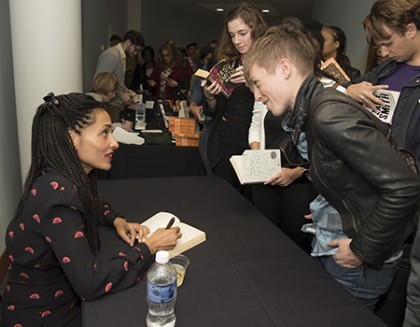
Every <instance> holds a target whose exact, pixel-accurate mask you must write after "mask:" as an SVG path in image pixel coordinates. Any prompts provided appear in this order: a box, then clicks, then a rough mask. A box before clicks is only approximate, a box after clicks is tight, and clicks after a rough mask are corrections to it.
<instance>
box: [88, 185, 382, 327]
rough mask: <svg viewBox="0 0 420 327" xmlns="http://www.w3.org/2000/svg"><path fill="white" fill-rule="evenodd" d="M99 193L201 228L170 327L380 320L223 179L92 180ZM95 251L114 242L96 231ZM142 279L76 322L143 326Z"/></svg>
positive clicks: (129, 210)
mask: <svg viewBox="0 0 420 327" xmlns="http://www.w3.org/2000/svg"><path fill="white" fill-rule="evenodd" d="M99 186H100V187H99V189H100V195H101V197H102V198H105V199H107V200H110V201H112V203H113V205H114V207H116V209H117V210H119V211H121V212H124V213H126V216H127V217H129V218H130V219H131V220H138V221H144V220H145V219H146V218H148V217H149V216H151V215H153V214H155V213H156V212H158V211H169V212H172V213H174V214H175V215H177V216H178V217H180V219H181V220H183V221H185V222H187V223H190V224H192V225H193V226H196V227H198V228H200V229H202V230H204V231H205V232H206V234H207V240H206V242H204V243H202V244H200V245H198V246H197V247H195V248H193V249H191V250H189V251H188V252H186V255H187V256H188V257H189V258H190V260H191V265H190V267H189V270H188V272H187V275H186V277H185V280H184V284H183V285H182V286H181V287H180V289H179V291H178V301H177V305H176V316H177V324H176V326H177V327H192V326H200V327H207V326H208V327H215V326H217V327H223V326H229V327H230V326H234V327H235V326H241V327H242V326H250V327H258V326H261V327H269V326H302V327H307V326H311V327H317V326H319V327H328V326H349V327H350V326H351V327H353V326H357V327H362V326H369V327H373V326H385V325H384V324H383V323H382V322H381V321H380V320H379V319H378V318H377V317H376V316H375V315H374V314H373V313H371V312H370V311H368V310H367V309H365V308H364V307H363V306H362V304H360V303H359V301H358V300H356V299H355V298H353V297H352V296H351V295H350V294H349V293H347V292H346V291H345V290H344V289H343V287H342V286H341V285H339V284H338V283H337V282H335V281H334V280H333V279H332V278H331V277H330V276H329V275H328V274H327V273H326V272H325V271H324V270H323V269H322V268H321V267H320V266H319V264H318V262H317V261H316V260H315V259H313V258H311V257H310V256H309V255H307V254H306V253H304V252H303V251H301V250H300V249H299V248H298V247H297V246H296V245H295V244H294V243H292V241H290V240H289V239H288V238H287V237H286V236H285V235H284V234H283V233H282V232H281V231H280V230H279V229H277V228H276V227H275V226H274V225H273V224H272V223H271V222H270V221H269V220H268V219H267V218H265V217H264V216H263V215H262V214H261V213H260V212H259V211H258V210H257V209H256V208H255V207H253V206H252V205H251V204H250V203H249V202H248V201H247V200H246V199H245V198H243V197H242V196H241V195H240V194H239V193H238V192H237V191H235V190H234V189H233V188H232V187H231V186H230V185H228V184H227V183H226V182H225V181H224V180H222V179H220V178H217V177H184V178H158V179H137V180H111V181H101V182H100V185H99ZM101 237H102V250H101V251H103V252H102V254H104V253H106V252H107V249H110V248H113V247H115V246H116V245H117V244H120V241H119V240H118V237H116V235H115V232H114V231H113V230H111V229H104V230H102V231H101ZM145 286H146V280H145V278H143V279H142V280H141V281H140V282H139V283H138V284H136V285H135V286H134V287H131V288H129V289H127V290H125V291H122V292H119V293H116V294H112V295H108V296H105V297H103V298H101V299H99V300H96V301H93V302H85V303H84V304H83V315H84V326H88V327H95V326H100V327H106V326H112V327H115V326H124V327H128V326H145V317H146V313H147V304H146V299H145V296H146V289H145Z"/></svg>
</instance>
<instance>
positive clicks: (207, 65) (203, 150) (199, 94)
mask: <svg viewBox="0 0 420 327" xmlns="http://www.w3.org/2000/svg"><path fill="white" fill-rule="evenodd" d="M199 58H200V62H201V66H200V69H203V70H207V71H209V70H210V69H211V68H212V67H213V65H214V63H215V62H214V58H213V48H210V47H206V46H204V47H202V48H201V49H200V52H199ZM191 84H192V86H191V92H190V93H191V101H190V105H189V106H190V112H191V114H192V115H193V116H194V117H195V119H196V120H197V122H198V123H199V125H201V126H202V128H201V132H200V139H199V143H198V150H199V151H200V155H201V159H202V161H203V164H204V167H205V169H206V173H207V174H208V175H209V174H211V169H210V165H209V160H208V158H207V141H208V136H209V131H210V126H211V118H210V117H207V116H206V115H204V113H203V102H204V91H203V88H202V86H201V81H200V79H199V78H195V76H194V75H193V78H192V82H191Z"/></svg>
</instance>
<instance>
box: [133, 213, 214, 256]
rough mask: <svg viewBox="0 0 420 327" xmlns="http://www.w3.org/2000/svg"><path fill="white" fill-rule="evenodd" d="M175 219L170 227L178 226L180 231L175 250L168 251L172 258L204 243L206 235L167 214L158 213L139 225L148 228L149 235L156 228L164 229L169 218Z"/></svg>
mask: <svg viewBox="0 0 420 327" xmlns="http://www.w3.org/2000/svg"><path fill="white" fill-rule="evenodd" d="M172 217H174V218H175V222H174V224H173V225H172V227H176V226H178V227H179V228H180V229H181V234H182V236H181V238H179V239H178V241H177V244H176V246H175V248H173V249H172V250H169V251H168V252H169V256H170V257H171V258H172V257H174V256H176V255H178V254H180V253H183V252H185V251H187V250H189V249H191V248H192V247H194V246H196V245H198V244H200V243H202V242H204V241H205V240H206V233H205V232H203V231H201V230H199V229H197V228H195V227H193V226H191V225H188V224H186V223H184V222H181V221H180V220H179V218H178V217H176V216H175V215H173V214H172V213H169V212H164V211H161V212H158V213H157V214H155V215H153V216H152V217H150V218H149V219H147V220H146V221H144V222H142V223H141V224H142V225H144V226H147V227H149V228H150V235H151V234H153V233H154V232H155V231H156V230H157V229H158V228H165V227H166V225H167V224H168V222H169V221H170V220H171V218H172Z"/></svg>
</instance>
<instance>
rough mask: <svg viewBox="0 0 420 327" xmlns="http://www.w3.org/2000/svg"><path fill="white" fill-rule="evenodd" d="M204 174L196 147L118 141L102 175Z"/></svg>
mask: <svg viewBox="0 0 420 327" xmlns="http://www.w3.org/2000/svg"><path fill="white" fill-rule="evenodd" d="M200 175H205V170H204V165H203V162H202V160H201V157H200V153H199V151H198V148H197V147H180V146H175V145H168V146H165V145H127V144H120V147H119V149H118V150H117V151H116V152H115V154H114V156H113V158H112V168H111V170H110V171H109V172H105V173H104V174H103V177H104V178H108V179H117V178H143V177H177V176H200Z"/></svg>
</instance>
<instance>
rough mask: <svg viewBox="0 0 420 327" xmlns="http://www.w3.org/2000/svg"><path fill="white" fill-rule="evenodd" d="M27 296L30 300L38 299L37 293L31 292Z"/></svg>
mask: <svg viewBox="0 0 420 327" xmlns="http://www.w3.org/2000/svg"><path fill="white" fill-rule="evenodd" d="M29 298H30V299H31V300H39V294H37V293H34V294H31V295H29Z"/></svg>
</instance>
